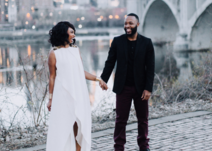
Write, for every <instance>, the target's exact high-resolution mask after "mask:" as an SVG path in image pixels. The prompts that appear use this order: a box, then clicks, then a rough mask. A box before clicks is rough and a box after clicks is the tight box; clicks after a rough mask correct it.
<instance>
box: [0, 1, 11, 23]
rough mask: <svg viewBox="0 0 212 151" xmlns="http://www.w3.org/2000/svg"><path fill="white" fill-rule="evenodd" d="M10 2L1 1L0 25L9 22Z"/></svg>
mask: <svg viewBox="0 0 212 151" xmlns="http://www.w3.org/2000/svg"><path fill="white" fill-rule="evenodd" d="M8 6H9V0H0V23H7V22H8Z"/></svg>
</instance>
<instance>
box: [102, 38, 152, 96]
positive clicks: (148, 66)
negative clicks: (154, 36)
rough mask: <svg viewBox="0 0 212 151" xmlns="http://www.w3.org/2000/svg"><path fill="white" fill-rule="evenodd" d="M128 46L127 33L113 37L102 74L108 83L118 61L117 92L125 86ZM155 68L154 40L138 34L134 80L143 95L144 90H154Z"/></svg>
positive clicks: (116, 74) (115, 86)
mask: <svg viewBox="0 0 212 151" xmlns="http://www.w3.org/2000/svg"><path fill="white" fill-rule="evenodd" d="M127 48H128V47H127V36H126V35H125V34H124V35H121V36H118V37H115V38H114V39H113V42H112V43H111V47H110V50H109V53H108V58H107V60H106V62H105V67H104V70H103V73H102V75H101V78H102V79H103V80H104V81H105V82H106V83H107V81H108V79H109V77H110V75H111V73H112V71H113V68H114V66H115V63H116V62H117V68H116V73H115V81H114V87H113V91H114V92H115V93H117V94H119V93H121V92H122V90H123V88H124V86H125V81H126V76H127V61H128V50H127ZM154 70H155V54H154V48H153V45H152V41H151V39H149V38H146V37H144V36H142V35H140V34H138V37H137V43H136V50H135V58H134V80H135V87H136V90H137V92H138V93H139V94H140V95H142V93H143V91H144V90H148V91H150V92H152V87H153V80H154Z"/></svg>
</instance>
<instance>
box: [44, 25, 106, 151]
mask: <svg viewBox="0 0 212 151" xmlns="http://www.w3.org/2000/svg"><path fill="white" fill-rule="evenodd" d="M75 32H76V30H75V28H74V26H73V25H72V24H70V23H69V22H59V23H58V24H57V25H56V26H54V27H53V28H52V30H50V32H49V35H50V39H49V42H50V43H51V44H52V46H53V47H54V49H53V50H51V51H50V54H49V60H48V64H49V71H50V78H49V102H48V104H47V107H48V110H49V111H51V117H50V121H49V129H48V136H47V148H46V149H47V151H75V150H76V151H90V149H91V111H90V101H89V95H88V90H87V85H86V80H85V79H87V80H93V81H99V84H100V86H101V88H102V89H103V90H107V85H106V84H105V83H104V81H102V80H101V79H100V78H97V77H96V76H94V75H92V74H90V73H88V72H86V71H84V69H83V66H82V61H81V56H80V52H79V49H78V47H77V46H76V45H75V39H74V38H75Z"/></svg>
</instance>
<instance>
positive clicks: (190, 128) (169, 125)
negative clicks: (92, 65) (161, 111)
mask: <svg viewBox="0 0 212 151" xmlns="http://www.w3.org/2000/svg"><path fill="white" fill-rule="evenodd" d="M136 127H137V124H131V125H128V127H127V130H128V131H127V133H126V135H127V143H126V145H125V151H138V150H139V149H138V147H137V141H136V137H137V129H136ZM113 131H114V130H113V129H109V130H105V131H101V132H96V133H93V134H92V151H113V144H114V143H113ZM149 138H150V142H149V144H150V149H151V151H212V113H211V112H208V113H207V112H193V113H186V114H180V115H174V116H169V117H163V118H160V119H155V120H150V121H149ZM20 151H22V150H20ZM23 151H25V150H23ZM26 151H45V149H31V150H26Z"/></svg>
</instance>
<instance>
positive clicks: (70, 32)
mask: <svg viewBox="0 0 212 151" xmlns="http://www.w3.org/2000/svg"><path fill="white" fill-rule="evenodd" d="M67 33H68V35H69V37H68V40H69V42H70V43H73V39H74V38H75V32H74V30H73V29H72V28H70V27H69V28H68V31H67Z"/></svg>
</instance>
